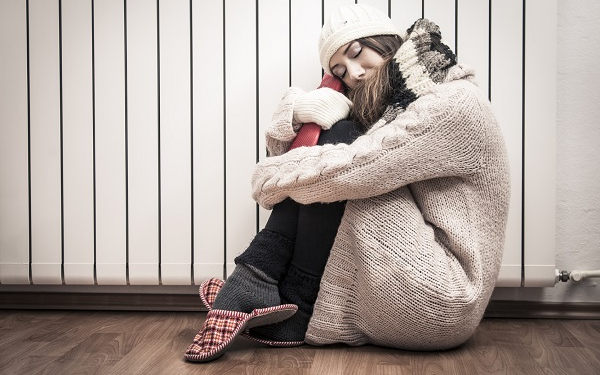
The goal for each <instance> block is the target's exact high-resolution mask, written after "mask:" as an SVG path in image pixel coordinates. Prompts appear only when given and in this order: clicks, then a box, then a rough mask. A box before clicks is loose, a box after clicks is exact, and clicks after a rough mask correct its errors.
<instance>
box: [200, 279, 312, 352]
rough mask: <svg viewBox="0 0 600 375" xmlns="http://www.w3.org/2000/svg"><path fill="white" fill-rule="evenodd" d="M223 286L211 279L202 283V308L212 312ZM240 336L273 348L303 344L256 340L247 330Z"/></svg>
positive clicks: (300, 343)
mask: <svg viewBox="0 0 600 375" xmlns="http://www.w3.org/2000/svg"><path fill="white" fill-rule="evenodd" d="M223 284H225V282H224V281H223V280H220V279H217V278H212V279H209V280H206V281H204V282H203V283H202V284H201V285H200V288H199V294H200V299H201V300H202V304H204V306H205V307H206V308H207V309H208V310H209V311H210V310H212V305H213V303H214V302H215V298H217V294H218V293H219V291H220V290H221V288H222V287H223ZM240 336H243V337H245V338H247V339H250V340H252V341H256V342H259V343H261V344H265V345H269V346H275V347H283V348H289V347H294V346H301V345H304V344H305V343H304V341H275V340H268V339H264V338H258V337H254V336H251V335H250V332H249V331H248V330H245V331H244V332H242V333H240Z"/></svg>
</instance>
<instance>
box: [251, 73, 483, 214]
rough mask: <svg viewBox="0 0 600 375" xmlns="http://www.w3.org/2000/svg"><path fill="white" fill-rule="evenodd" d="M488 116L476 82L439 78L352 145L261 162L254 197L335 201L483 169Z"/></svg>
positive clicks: (264, 203) (297, 152) (270, 200)
mask: <svg viewBox="0 0 600 375" xmlns="http://www.w3.org/2000/svg"><path fill="white" fill-rule="evenodd" d="M491 122H495V118H494V116H493V114H492V112H491V105H490V104H489V102H488V101H487V99H486V98H484V97H483V95H481V93H479V91H478V89H477V88H476V87H475V86H474V85H473V84H471V83H469V82H465V81H457V82H451V83H447V84H442V85H439V86H438V87H436V88H435V89H434V90H433V91H432V92H431V93H430V94H427V95H425V96H423V97H421V98H419V99H418V100H417V101H415V102H414V103H413V104H411V105H410V106H409V107H408V108H407V110H406V111H405V112H403V113H401V114H399V115H398V116H397V117H396V119H395V120H393V121H392V122H391V123H390V124H388V125H385V126H383V127H381V128H379V129H377V130H375V131H373V132H371V133H369V134H367V135H364V136H361V137H359V138H358V139H357V140H356V141H355V142H354V143H352V144H351V145H342V144H340V145H325V146H321V147H310V148H300V149H297V150H292V151H290V152H288V153H286V154H285V155H282V156H278V157H273V158H267V159H266V160H264V161H262V162H261V163H259V164H258V165H257V167H256V170H255V172H254V176H253V179H252V184H253V198H254V199H255V200H256V201H257V202H258V203H259V204H261V205H262V206H263V207H266V208H270V207H272V206H273V205H274V204H276V203H278V202H280V201H282V200H283V199H285V198H286V197H290V198H292V199H293V200H295V201H297V202H299V203H303V204H308V203H314V202H334V201H340V200H348V199H360V198H367V197H372V196H377V195H381V194H384V193H387V192H389V191H392V190H395V189H397V188H399V187H401V186H404V185H407V184H410V183H413V182H416V181H422V180H427V179H431V178H437V177H445V176H466V175H469V174H471V173H474V172H475V171H477V169H478V168H479V167H480V160H481V154H482V150H483V147H484V146H485V143H486V139H485V137H486V131H485V128H486V126H488V125H489V124H490V123H491Z"/></svg>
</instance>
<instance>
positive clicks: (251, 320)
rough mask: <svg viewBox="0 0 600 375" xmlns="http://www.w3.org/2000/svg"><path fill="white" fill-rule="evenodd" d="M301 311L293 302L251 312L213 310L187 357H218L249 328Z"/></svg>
mask: <svg viewBox="0 0 600 375" xmlns="http://www.w3.org/2000/svg"><path fill="white" fill-rule="evenodd" d="M297 310H298V306H296V305H292V304H286V305H279V306H273V307H267V308H264V309H255V310H253V311H252V312H251V313H250V314H246V313H243V312H238V311H227V310H210V311H209V312H208V315H207V316H206V320H205V321H204V325H203V326H202V328H201V329H200V331H199V332H198V334H197V335H196V336H195V337H194V341H193V342H192V344H191V345H190V346H189V347H188V349H187V350H186V352H185V359H187V360H188V361H192V362H208V361H211V360H213V359H217V358H219V357H220V356H221V355H223V352H224V351H225V349H226V348H227V347H228V346H229V345H230V344H231V343H232V342H233V340H234V339H235V337H236V336H237V335H238V334H240V333H241V332H243V331H244V330H245V328H246V327H253V326H259V325H266V324H274V323H278V322H281V321H283V320H285V319H288V318H289V317H291V316H292V315H294V314H295V313H296V311H297ZM287 346H289V345H287Z"/></svg>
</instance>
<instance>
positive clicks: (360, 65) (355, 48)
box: [329, 40, 383, 89]
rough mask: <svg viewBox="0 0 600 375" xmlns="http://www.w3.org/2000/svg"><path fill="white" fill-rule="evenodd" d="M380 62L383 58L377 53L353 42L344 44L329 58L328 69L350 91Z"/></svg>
mask: <svg viewBox="0 0 600 375" xmlns="http://www.w3.org/2000/svg"><path fill="white" fill-rule="evenodd" d="M382 62H383V57H381V55H380V54H379V53H377V52H376V51H375V50H373V49H371V48H369V47H366V46H363V45H362V44H360V43H359V42H358V41H356V40H355V41H353V42H350V43H347V44H344V45H343V46H341V47H340V48H339V49H338V50H337V51H336V52H335V53H334V54H333V56H331V59H330V60H329V68H330V70H331V72H332V73H333V75H335V76H336V77H338V78H340V79H341V80H342V81H344V83H345V84H346V86H348V87H349V88H351V89H352V88H354V86H356V83H357V82H359V81H361V80H363V79H365V78H366V77H368V75H369V74H370V72H371V70H373V68H375V67H377V66H378V65H379V64H381V63H382Z"/></svg>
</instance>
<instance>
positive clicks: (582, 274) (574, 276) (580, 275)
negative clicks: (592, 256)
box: [555, 270, 600, 283]
mask: <svg viewBox="0 0 600 375" xmlns="http://www.w3.org/2000/svg"><path fill="white" fill-rule="evenodd" d="M593 277H600V270H597V271H579V270H573V271H570V272H569V271H559V270H556V278H555V283H558V282H559V281H562V282H565V283H566V282H567V281H569V280H570V281H573V282H575V283H578V282H581V281H582V280H584V279H589V278H593Z"/></svg>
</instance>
